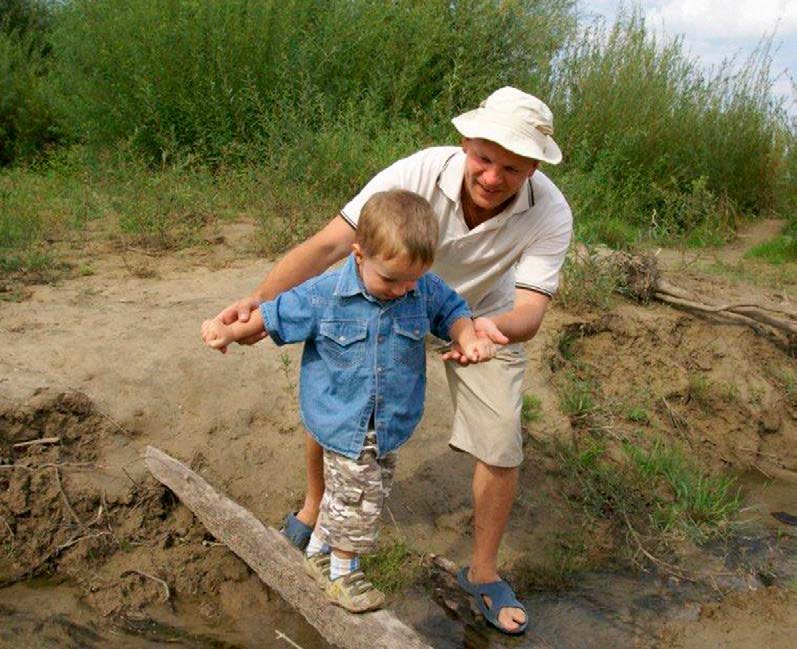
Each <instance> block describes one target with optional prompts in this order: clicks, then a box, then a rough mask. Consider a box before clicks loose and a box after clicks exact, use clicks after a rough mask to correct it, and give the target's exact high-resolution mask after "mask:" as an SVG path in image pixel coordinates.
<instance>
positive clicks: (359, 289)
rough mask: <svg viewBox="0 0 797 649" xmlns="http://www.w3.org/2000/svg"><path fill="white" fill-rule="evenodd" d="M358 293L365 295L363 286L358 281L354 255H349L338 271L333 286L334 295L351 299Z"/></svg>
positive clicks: (358, 275) (358, 276) (358, 274)
mask: <svg viewBox="0 0 797 649" xmlns="http://www.w3.org/2000/svg"><path fill="white" fill-rule="evenodd" d="M358 293H360V294H362V295H367V292H366V290H365V286H363V283H362V281H361V280H360V273H358V272H357V262H356V261H355V259H354V255H353V254H351V255H349V257H348V258H347V259H346V263H345V264H344V265H343V268H341V270H340V276H339V277H338V283H337V285H336V286H335V291H334V295H336V296H338V297H351V296H352V295H357V294H358Z"/></svg>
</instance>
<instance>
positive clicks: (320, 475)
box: [296, 433, 324, 527]
mask: <svg viewBox="0 0 797 649" xmlns="http://www.w3.org/2000/svg"><path fill="white" fill-rule="evenodd" d="M305 434H306V437H305V445H304V460H305V465H306V467H307V491H306V492H305V495H304V505H303V506H302V508H301V509H300V510H299V512H298V513H297V514H296V518H298V519H299V520H300V521H301V522H302V523H304V524H305V525H307V526H308V527H315V521H316V519H317V518H318V510H319V508H320V507H321V498H322V496H323V495H324V449H323V448H322V447H321V446H320V445H319V444H318V442H316V441H315V440H314V439H313V438H312V437H311V435H310V433H305Z"/></svg>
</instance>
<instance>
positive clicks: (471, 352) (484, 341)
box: [459, 337, 497, 365]
mask: <svg viewBox="0 0 797 649" xmlns="http://www.w3.org/2000/svg"><path fill="white" fill-rule="evenodd" d="M496 349H497V348H496V344H495V343H494V342H493V341H492V340H490V339H489V338H486V337H485V338H477V339H476V340H474V341H473V342H469V343H466V344H465V345H464V346H463V347H462V355H463V356H464V357H465V359H467V361H468V363H484V362H485V361H489V360H490V359H491V358H495V353H496ZM459 362H460V363H461V364H463V365H464V364H465V363H463V362H462V359H460V361H459Z"/></svg>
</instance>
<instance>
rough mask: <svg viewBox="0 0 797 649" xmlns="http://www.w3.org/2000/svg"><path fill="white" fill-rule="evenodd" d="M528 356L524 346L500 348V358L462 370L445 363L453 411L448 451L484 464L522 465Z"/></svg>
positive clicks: (452, 364)
mask: <svg viewBox="0 0 797 649" xmlns="http://www.w3.org/2000/svg"><path fill="white" fill-rule="evenodd" d="M526 364H527V361H526V354H525V352H524V351H523V347H522V345H520V344H511V345H506V346H505V347H501V348H499V351H498V354H496V357H495V358H494V359H493V360H491V361H489V362H487V363H479V364H477V365H469V366H467V367H462V366H461V365H459V364H457V363H454V362H451V361H449V362H447V363H446V364H445V367H446V378H447V379H448V388H449V390H450V391H451V401H452V403H453V406H454V425H453V431H452V433H451V440H450V441H449V444H450V446H451V447H452V448H453V449H455V450H458V451H465V452H466V453H470V454H471V455H473V456H474V457H475V458H477V459H479V460H481V461H482V462H484V463H485V464H489V465H490V466H497V467H516V466H519V465H520V464H521V462H522V461H523V443H522V441H523V440H522V437H521V432H520V411H521V408H522V406H523V378H524V374H525V372H526Z"/></svg>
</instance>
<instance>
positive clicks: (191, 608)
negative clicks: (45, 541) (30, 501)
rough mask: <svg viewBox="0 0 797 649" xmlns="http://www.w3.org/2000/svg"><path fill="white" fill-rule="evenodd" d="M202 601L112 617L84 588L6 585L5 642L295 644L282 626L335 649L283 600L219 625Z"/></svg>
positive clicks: (23, 647)
mask: <svg viewBox="0 0 797 649" xmlns="http://www.w3.org/2000/svg"><path fill="white" fill-rule="evenodd" d="M275 600H276V598H275ZM200 603H201V602H199V601H192V600H191V599H190V598H189V599H186V598H183V597H180V598H178V600H177V602H176V603H175V610H174V612H172V611H170V610H168V609H167V608H166V607H163V608H161V609H157V608H156V609H152V610H150V611H149V613H150V614H151V615H152V617H141V618H133V617H128V618H125V619H124V620H119V621H112V620H110V619H108V618H103V617H101V616H100V615H98V614H97V613H96V611H94V610H92V609H91V608H89V607H88V606H86V605H85V604H83V603H82V602H81V599H80V595H79V591H78V589H77V588H75V587H73V586H72V585H70V584H69V583H67V582H58V581H54V580H47V579H35V580H31V581H28V582H25V583H21V584H16V585H14V586H11V587H9V588H5V589H3V590H0V647H1V648H2V649H6V648H7V649H56V648H58V649H128V648H130V649H156V648H160V649H162V648H164V647H191V648H192V649H255V648H261V647H275V648H276V647H285V648H286V649H292V645H291V644H290V643H289V642H288V641H286V640H284V639H281V638H278V637H277V632H278V631H279V632H281V633H283V634H285V635H286V636H287V637H288V638H289V639H290V640H292V641H294V642H295V643H296V644H298V645H299V646H300V647H301V648H302V649H330V646H329V644H328V643H326V642H325V641H324V640H323V638H321V637H320V636H319V635H318V633H317V632H316V631H315V629H313V628H312V627H311V626H310V625H309V624H307V622H306V621H305V620H304V619H303V618H302V617H301V616H300V615H298V614H297V613H295V612H293V611H292V610H290V609H289V608H288V607H287V606H286V605H285V604H283V603H282V602H277V601H274V606H273V607H271V609H272V610H269V611H265V612H264V611H262V610H258V611H256V612H255V611H252V612H251V613H249V614H247V613H244V614H242V615H241V616H240V617H239V618H238V619H236V620H230V619H224V620H221V621H219V622H217V623H214V622H209V621H208V620H207V618H204V617H203V616H201V615H200V614H199V613H198V612H197V610H198V607H199V604H200ZM264 613H265V614H264Z"/></svg>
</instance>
